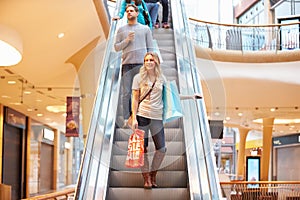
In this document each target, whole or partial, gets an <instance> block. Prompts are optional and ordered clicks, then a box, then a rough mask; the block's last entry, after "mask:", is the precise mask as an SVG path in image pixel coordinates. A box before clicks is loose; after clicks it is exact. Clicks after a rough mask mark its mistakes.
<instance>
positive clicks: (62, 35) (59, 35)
mask: <svg viewBox="0 0 300 200" xmlns="http://www.w3.org/2000/svg"><path fill="white" fill-rule="evenodd" d="M64 36H65V34H64V33H59V34H58V35H57V37H58V38H63V37H64Z"/></svg>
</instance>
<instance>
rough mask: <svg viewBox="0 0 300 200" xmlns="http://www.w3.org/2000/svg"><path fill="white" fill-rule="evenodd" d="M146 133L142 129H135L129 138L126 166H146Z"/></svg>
mask: <svg viewBox="0 0 300 200" xmlns="http://www.w3.org/2000/svg"><path fill="white" fill-rule="evenodd" d="M144 134H145V132H144V131H143V130H140V129H135V130H134V132H133V133H132V134H131V135H130V137H129V140H128V150H127V157H126V161H125V166H126V167H129V168H139V167H142V166H144Z"/></svg>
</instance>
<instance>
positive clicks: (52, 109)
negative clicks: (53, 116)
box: [46, 105, 66, 113]
mask: <svg viewBox="0 0 300 200" xmlns="http://www.w3.org/2000/svg"><path fill="white" fill-rule="evenodd" d="M46 109H47V110H48V111H49V112H54V113H59V112H66V106H61V105H56V106H47V107H46Z"/></svg>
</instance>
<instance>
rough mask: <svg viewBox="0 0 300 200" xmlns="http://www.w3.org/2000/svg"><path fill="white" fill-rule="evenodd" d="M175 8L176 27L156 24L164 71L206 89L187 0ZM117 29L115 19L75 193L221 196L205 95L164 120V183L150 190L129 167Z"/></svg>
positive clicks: (181, 199)
mask: <svg viewBox="0 0 300 200" xmlns="http://www.w3.org/2000/svg"><path fill="white" fill-rule="evenodd" d="M170 7H171V13H172V17H171V20H172V22H173V23H172V24H173V29H157V30H154V32H153V37H154V39H155V40H156V41H157V44H158V47H159V50H160V53H161V56H162V59H163V63H162V64H161V67H162V70H163V73H164V75H165V76H166V77H167V79H168V80H176V82H177V84H178V88H179V90H180V93H181V94H183V95H193V94H195V93H200V94H201V93H202V92H201V82H200V79H199V76H198V73H197V69H196V65H195V55H194V50H193V48H192V44H191V41H190V40H189V37H188V36H189V34H188V33H189V30H188V25H187V17H186V16H185V12H184V5H183V1H182V0H172V1H171V5H170ZM117 9H118V6H117ZM116 29H117V24H116V22H113V23H112V25H111V29H110V35H111V36H110V37H109V39H108V42H107V47H106V53H105V58H104V61H103V64H102V66H103V67H102V72H101V77H100V82H99V88H98V92H97V96H96V100H95V104H94V109H93V113H92V118H91V123H90V128H89V133H88V139H87V143H86V148H85V152H84V157H83V161H82V165H81V171H80V175H79V178H78V183H77V188H76V193H75V198H76V199H87V200H90V199H106V200H118V199H122V200H127V199H128V200H129V199H130V200H135V199H145V200H146V199H156V200H160V199H161V200H165V199H172V200H177V199H178V200H188V199H221V195H220V193H221V192H220V187H219V183H218V179H217V177H216V170H215V162H214V158H213V156H214V155H213V150H212V145H211V141H210V133H209V128H208V124H207V118H206V115H205V113H206V111H205V105H204V102H203V101H202V100H194V99H190V100H184V101H183V102H182V107H183V110H184V117H183V118H181V119H178V120H175V121H172V122H170V123H167V124H165V137H166V147H167V153H166V156H165V158H164V161H163V163H162V165H161V169H160V170H159V171H158V173H157V183H158V185H159V188H155V189H152V190H145V189H144V188H143V178H142V175H141V171H140V170H139V169H129V168H126V167H125V165H124V163H125V159H126V155H127V143H128V138H129V135H130V134H131V130H130V129H126V128H122V126H120V123H119V121H118V119H119V118H120V117H119V116H120V114H119V113H120V112H119V110H120V106H119V99H120V85H121V84H120V66H121V59H120V58H121V56H120V53H117V52H114V50H113V42H114V40H113V39H114V38H113V35H114V34H115V31H116ZM149 152H150V156H149V159H150V161H151V159H152V157H153V153H154V145H153V142H152V140H151V139H150V141H149Z"/></svg>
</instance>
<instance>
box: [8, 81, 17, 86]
mask: <svg viewBox="0 0 300 200" xmlns="http://www.w3.org/2000/svg"><path fill="white" fill-rule="evenodd" d="M7 84H10V85H13V84H16V81H7Z"/></svg>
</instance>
